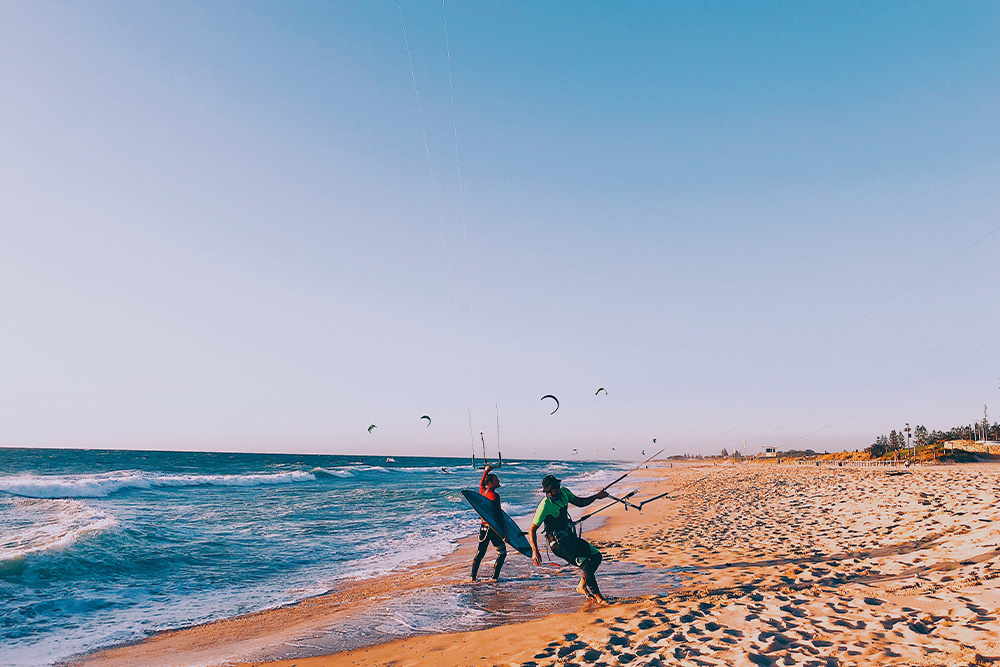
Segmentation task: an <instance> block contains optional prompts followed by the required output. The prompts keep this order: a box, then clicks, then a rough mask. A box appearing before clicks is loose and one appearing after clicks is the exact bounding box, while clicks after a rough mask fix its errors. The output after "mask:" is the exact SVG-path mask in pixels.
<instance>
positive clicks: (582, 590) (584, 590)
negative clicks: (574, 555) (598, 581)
mask: <svg viewBox="0 0 1000 667" xmlns="http://www.w3.org/2000/svg"><path fill="white" fill-rule="evenodd" d="M576 592H577V593H580V594H581V595H586V596H587V597H588V598H592V597H594V596H593V595H591V594H590V591H588V590H587V583H586V582H584V581H581V582H580V584H579V585H578V586H577V587H576Z"/></svg>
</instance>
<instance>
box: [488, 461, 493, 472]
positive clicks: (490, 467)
mask: <svg viewBox="0 0 1000 667" xmlns="http://www.w3.org/2000/svg"><path fill="white" fill-rule="evenodd" d="M491 470H493V466H491V465H490V464H488V463H487V464H486V472H489V471H491Z"/></svg>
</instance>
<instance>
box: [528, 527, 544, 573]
mask: <svg viewBox="0 0 1000 667" xmlns="http://www.w3.org/2000/svg"><path fill="white" fill-rule="evenodd" d="M528 541H529V542H531V562H532V563H534V564H535V565H541V564H542V555H541V554H540V553H538V524H537V523H533V524H531V530H530V531H529V532H528Z"/></svg>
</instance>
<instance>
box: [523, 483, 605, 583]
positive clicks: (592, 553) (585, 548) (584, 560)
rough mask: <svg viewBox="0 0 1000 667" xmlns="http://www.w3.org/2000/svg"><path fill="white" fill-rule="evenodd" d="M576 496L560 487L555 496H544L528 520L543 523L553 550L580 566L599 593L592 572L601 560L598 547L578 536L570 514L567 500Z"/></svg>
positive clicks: (587, 579) (537, 524) (536, 523)
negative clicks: (533, 514)
mask: <svg viewBox="0 0 1000 667" xmlns="http://www.w3.org/2000/svg"><path fill="white" fill-rule="evenodd" d="M575 498H576V496H574V495H573V492H572V491H570V490H569V489H567V488H565V487H562V488H561V489H560V491H559V495H557V496H556V497H555V498H549V497H548V496H546V497H545V498H544V499H543V500H542V502H541V503H539V504H538V509H537V510H535V517H534V518H533V519H532V520H531V523H532V524H534V525H536V526H540V525H544V527H545V538H546V539H547V540H548V541H549V549H550V550H551V551H552V553H554V554H555V555H556V556H559V558H562V559H563V560H564V561H566V562H567V563H569V564H570V565H576V566H577V567H578V568H580V569H581V570H583V574H584V579H585V580H586V582H587V588H589V589H590V591H591V592H592V593H594V594H597V595H599V594H600V592H601V591H600V589H599V588H598V587H597V579H596V578H595V577H594V572H596V571H597V567H598V566H599V565H600V564H601V560H602V556H601V552H600V551H598V549H597V547H595V546H594V545H593V544H591V543H590V542H588V541H587V540H585V539H583V538H582V537H579V536H578V535H577V534H576V530H575V529H574V528H573V524H572V522H571V521H570V518H569V503H570V501H571V500H574V499H575Z"/></svg>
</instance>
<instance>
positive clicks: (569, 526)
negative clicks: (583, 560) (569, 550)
mask: <svg viewBox="0 0 1000 667" xmlns="http://www.w3.org/2000/svg"><path fill="white" fill-rule="evenodd" d="M548 500H549V502H550V503H552V504H553V505H555V506H556V507H558V508H559V514H557V515H556V516H547V517H545V518H544V519H543V520H542V525H543V526H544V528H545V539H546V540H548V542H549V544H550V545H551V546H554V547H556V548H557V549H558V548H559V547H560V546H566V547H568V546H569V545H570V544H571V543H572V542H573V541H574V540H576V539H579V537H580V536H579V534H578V532H577V524H576V522H574V521H573V520H572V519H571V518H570V517H569V503H566V504H565V505H559V503H557V502H555V501H554V500H552V499H551V498H549V499H548Z"/></svg>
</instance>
